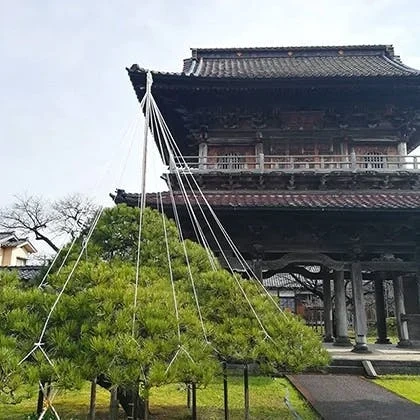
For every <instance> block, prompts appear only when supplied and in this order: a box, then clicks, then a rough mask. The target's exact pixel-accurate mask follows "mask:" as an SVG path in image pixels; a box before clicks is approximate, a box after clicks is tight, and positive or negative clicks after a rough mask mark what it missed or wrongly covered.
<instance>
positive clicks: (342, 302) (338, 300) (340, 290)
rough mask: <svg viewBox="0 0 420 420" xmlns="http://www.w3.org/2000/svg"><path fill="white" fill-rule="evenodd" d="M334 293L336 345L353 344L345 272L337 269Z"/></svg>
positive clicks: (345, 345)
mask: <svg viewBox="0 0 420 420" xmlns="http://www.w3.org/2000/svg"><path fill="white" fill-rule="evenodd" d="M334 275H335V276H334V294H335V321H336V334H335V335H336V337H335V340H334V346H341V347H348V346H351V345H352V344H351V343H350V339H349V336H348V331H347V329H348V322H347V305H346V291H345V288H344V286H345V284H344V272H343V271H336V272H335V273H334Z"/></svg>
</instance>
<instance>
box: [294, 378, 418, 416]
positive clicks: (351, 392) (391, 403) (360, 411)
mask: <svg viewBox="0 0 420 420" xmlns="http://www.w3.org/2000/svg"><path fill="white" fill-rule="evenodd" d="M288 378H289V379H290V381H291V382H292V383H293V384H294V385H295V387H296V388H297V389H298V390H299V391H300V392H301V393H302V394H303V395H304V396H305V398H306V399H307V400H308V401H309V402H310V404H311V405H312V406H313V408H314V409H315V410H316V411H317V412H318V413H319V414H320V415H321V417H322V418H323V419H324V420H355V419H363V420H365V419H372V420H374V419H375V420H376V419H378V420H379V419H381V420H383V419H386V420H388V419H389V420H395V419H397V420H419V419H420V405H417V404H415V403H412V402H410V401H408V400H406V399H404V398H401V397H399V396H397V395H395V394H394V393H392V392H390V391H387V390H386V389H385V388H382V387H380V386H378V385H376V384H374V383H373V382H370V381H369V380H367V379H363V378H361V377H358V376H352V375H290V376H288Z"/></svg>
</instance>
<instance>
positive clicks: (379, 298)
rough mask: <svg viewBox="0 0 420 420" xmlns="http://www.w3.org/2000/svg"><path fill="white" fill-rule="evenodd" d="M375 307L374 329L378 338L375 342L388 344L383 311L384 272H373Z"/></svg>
mask: <svg viewBox="0 0 420 420" xmlns="http://www.w3.org/2000/svg"><path fill="white" fill-rule="evenodd" d="M375 274H376V276H375V280H374V286H375V307H376V329H377V332H378V338H377V340H376V344H390V343H391V342H390V341H389V338H388V337H387V330H386V312H385V296H384V280H385V274H384V273H375Z"/></svg>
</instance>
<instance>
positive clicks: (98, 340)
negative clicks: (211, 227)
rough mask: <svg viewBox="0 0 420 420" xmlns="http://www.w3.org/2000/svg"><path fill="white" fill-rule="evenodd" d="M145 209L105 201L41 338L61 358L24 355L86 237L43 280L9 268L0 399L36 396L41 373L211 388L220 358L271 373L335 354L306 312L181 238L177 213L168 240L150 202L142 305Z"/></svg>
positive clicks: (0, 343) (1, 300) (2, 301)
mask: <svg viewBox="0 0 420 420" xmlns="http://www.w3.org/2000/svg"><path fill="white" fill-rule="evenodd" d="M139 216H140V214H139V209H134V208H130V207H127V206H125V205H118V206H115V207H113V208H110V209H106V210H105V211H104V213H103V215H102V217H101V219H100V221H99V223H98V225H97V227H96V229H95V232H94V234H93V235H92V238H91V240H90V242H89V245H88V246H87V249H86V252H85V254H86V255H85V256H84V257H83V259H82V261H81V262H80V263H79V265H78V266H77V269H76V270H75V271H74V274H73V276H72V278H71V281H70V282H69V283H68V286H67V288H66V289H65V292H64V293H63V295H62V297H61V299H60V301H59V303H58V305H57V306H56V308H55V311H54V312H53V313H52V316H51V319H50V322H49V324H48V328H47V330H46V334H45V336H44V338H43V343H44V344H43V349H44V350H45V352H46V353H47V354H48V357H49V358H50V359H51V360H52V361H53V364H54V366H53V367H52V366H50V365H49V364H48V362H47V360H46V358H45V357H44V355H43V354H42V353H41V352H40V351H39V350H37V351H35V352H34V353H33V355H32V356H31V357H29V358H28V359H27V360H25V361H24V362H23V363H22V364H20V365H18V362H19V361H20V360H21V359H22V358H23V357H24V356H25V355H26V354H27V353H28V352H29V351H30V350H31V349H32V348H33V346H34V343H36V342H37V341H38V338H39V334H40V331H41V330H42V327H43V324H44V321H45V319H46V317H47V314H48V312H49V310H50V308H51V306H52V303H53V302H54V300H55V299H56V297H57V295H58V293H59V292H60V290H61V287H62V286H63V284H64V283H65V281H66V279H67V278H68V275H69V273H70V272H71V271H72V269H73V266H74V264H75V261H76V258H77V256H78V254H79V252H80V250H81V247H82V239H83V238H81V239H80V241H79V243H78V244H77V245H76V246H75V247H74V248H73V250H72V252H71V253H70V257H69V259H68V260H67V262H66V264H65V265H64V267H63V269H62V271H61V272H60V273H53V274H52V275H51V276H50V278H49V280H48V284H47V286H46V287H44V288H43V289H37V288H33V287H27V286H26V285H25V284H22V283H21V282H20V281H19V280H18V278H17V277H16V275H15V274H13V273H6V272H2V273H0V317H1V318H0V395H1V399H2V401H3V402H17V401H19V400H21V399H23V398H25V397H27V396H28V392H27V389H28V388H27V385H29V384H33V383H36V382H38V381H39V380H41V381H49V382H54V383H56V385H57V386H60V387H62V388H65V389H71V388H77V387H79V386H80V384H81V383H82V382H83V381H84V380H92V379H93V378H96V377H99V376H102V377H105V378H107V380H108V381H109V382H110V383H111V384H112V386H118V387H125V388H127V389H133V387H136V386H138V385H139V384H141V385H142V386H143V393H144V396H146V395H147V393H148V390H149V389H150V387H152V386H159V385H163V384H167V383H174V382H185V383H189V382H194V383H196V384H197V385H198V386H205V385H206V384H208V383H209V382H210V381H211V380H212V379H213V378H214V377H215V376H216V375H218V374H219V373H220V361H221V360H224V361H231V362H232V361H234V362H239V363H258V364H259V365H260V367H261V368H262V369H264V370H265V371H267V372H271V373H272V372H276V371H278V370H279V369H280V370H283V371H284V370H287V371H294V372H296V371H301V370H303V369H306V368H309V367H321V366H324V365H325V364H326V363H328V356H327V353H326V352H325V350H324V349H323V348H322V345H321V343H320V340H319V338H318V337H317V336H316V334H315V333H314V332H313V331H312V330H311V329H309V328H308V327H306V326H305V325H304V324H303V323H302V321H301V320H299V319H298V318H297V317H295V316H293V315H291V314H286V313H281V312H280V311H279V309H278V308H277V307H276V306H275V305H274V303H273V302H272V301H270V300H269V299H268V298H267V297H266V296H265V295H264V294H263V293H262V291H261V287H260V286H259V285H257V284H256V283H254V282H253V281H250V280H244V279H242V278H240V277H237V278H236V279H235V278H234V277H233V276H232V275H231V274H230V273H228V272H227V271H225V270H223V269H222V268H221V267H217V270H213V269H212V266H211V264H210V262H209V260H208V254H207V252H206V250H205V249H203V248H202V247H201V246H200V245H198V244H196V243H194V242H192V241H189V240H187V241H186V242H185V244H183V243H181V242H180V239H179V234H178V231H177V228H176V226H175V224H174V223H173V222H172V221H171V220H168V219H166V220H165V224H166V228H167V238H166V237H165V235H164V229H163V223H162V215H161V214H160V213H158V212H156V211H154V210H151V209H146V210H144V213H143V228H142V235H141V242H140V256H141V258H140V266H139V276H138V289H137V304H136V305H135V306H134V304H133V302H134V294H135V289H136V288H135V283H136V260H137V252H138V232H139ZM166 240H167V242H168V245H169V249H170V260H171V267H172V271H173V279H174V284H175V291H176V300H177V308H178V314H179V315H178V316H179V318H178V319H177V317H176V311H175V302H174V297H173V293H172V287H171V282H170V276H169V268H168V267H169V265H168V258H167V253H166ZM184 245H185V248H186V249H187V254H188V260H187V258H186V257H185V254H184ZM64 254H65V252H64V253H63V255H64ZM187 262H188V263H189V267H188V265H187ZM58 266H59V263H58V264H57V267H58ZM189 270H191V273H192V277H193V279H194V284H195V287H196V291H197V297H198V301H199V307H200V310H201V313H202V317H203V324H201V322H200V319H199V313H198V308H197V305H196V301H195V299H194V294H193V290H192V283H191V278H190V271H189ZM237 281H239V282H240V284H241V286H242V287H243V289H244V290H245V292H246V295H247V296H248V298H249V302H247V301H246V299H245V298H244V296H243V294H242V292H241V291H240V289H239V287H238V284H237ZM251 307H252V308H253V310H255V312H256V313H257V314H258V318H259V320H257V318H256V317H255V316H254V313H253V310H252V309H251ZM134 315H135V317H134V320H135V321H134V328H133V316H134ZM262 326H263V328H262ZM178 329H179V331H180V335H178ZM205 337H206V338H207V341H206V340H205Z"/></svg>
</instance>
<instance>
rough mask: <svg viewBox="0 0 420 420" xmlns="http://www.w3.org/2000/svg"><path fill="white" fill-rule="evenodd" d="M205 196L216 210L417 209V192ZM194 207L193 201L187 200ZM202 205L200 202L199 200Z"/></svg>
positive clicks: (133, 200)
mask: <svg viewBox="0 0 420 420" xmlns="http://www.w3.org/2000/svg"><path fill="white" fill-rule="evenodd" d="M205 197H206V199H207V201H208V202H209V203H210V205H211V206H212V207H215V208H277V209H281V208H283V209H342V210H344V209H348V210H351V209H371V210H419V211H420V192H402V191H393V192H375V191H373V192H369V193H367V192H331V191H328V192H322V193H311V192H293V193H283V192H267V191H264V192H253V193H251V192H234V191H229V192H227V191H226V192H220V191H219V192H205ZM174 198H175V203H176V204H177V205H180V206H182V205H185V201H184V198H183V196H182V194H181V193H179V192H175V193H174ZM162 199H163V203H164V204H165V205H167V206H170V205H171V198H170V195H169V192H163V193H162ZM146 200H147V203H148V204H149V205H150V206H155V205H156V194H155V193H151V194H148V195H147V199H146ZM190 200H191V202H192V203H193V205H195V204H194V203H195V199H194V197H193V196H191V197H190ZM199 201H200V202H201V204H204V201H203V200H202V199H200V200H199ZM115 202H116V203H124V202H125V203H127V204H128V205H132V206H136V205H137V203H138V195H137V194H130V193H126V192H125V191H122V190H119V191H118V192H117V197H116V199H115Z"/></svg>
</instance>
